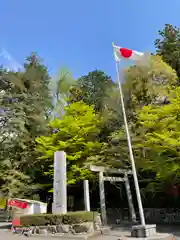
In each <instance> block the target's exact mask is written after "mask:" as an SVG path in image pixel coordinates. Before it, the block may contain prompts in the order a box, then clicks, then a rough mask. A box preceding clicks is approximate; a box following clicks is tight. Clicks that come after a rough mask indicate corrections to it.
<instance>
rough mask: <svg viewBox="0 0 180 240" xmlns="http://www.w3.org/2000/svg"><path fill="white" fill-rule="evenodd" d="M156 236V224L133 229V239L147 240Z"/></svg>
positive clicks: (137, 226) (136, 226) (133, 227)
mask: <svg viewBox="0 0 180 240" xmlns="http://www.w3.org/2000/svg"><path fill="white" fill-rule="evenodd" d="M155 234H156V224H152V225H145V226H143V225H135V226H132V229H131V237H136V238H147V237H152V236H154V235H155Z"/></svg>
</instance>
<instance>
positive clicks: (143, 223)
mask: <svg viewBox="0 0 180 240" xmlns="http://www.w3.org/2000/svg"><path fill="white" fill-rule="evenodd" d="M115 60H116V59H115ZM115 62H116V73H117V80H118V86H119V92H120V97H121V106H122V112H123V118H124V125H125V131H126V136H127V142H128V148H129V157H130V161H131V165H132V172H133V177H134V185H135V189H136V196H137V202H138V207H139V215H140V219H141V225H143V226H145V218H144V211H143V206H142V201H141V195H140V190H139V183H138V178H137V173H136V166H135V162H134V156H133V151H132V145H131V138H130V134H129V129H128V123H127V117H126V110H125V105H124V97H123V92H122V85H121V80H120V71H119V64H118V61H117V60H116V61H115Z"/></svg>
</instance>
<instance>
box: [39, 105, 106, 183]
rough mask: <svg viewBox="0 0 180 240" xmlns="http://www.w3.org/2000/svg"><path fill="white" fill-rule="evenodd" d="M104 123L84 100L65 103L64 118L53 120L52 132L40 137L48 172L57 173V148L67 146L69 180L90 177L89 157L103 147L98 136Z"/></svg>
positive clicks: (51, 123)
mask: <svg viewBox="0 0 180 240" xmlns="http://www.w3.org/2000/svg"><path fill="white" fill-rule="evenodd" d="M101 124H102V119H101V118H100V117H99V116H98V115H97V114H96V113H95V112H94V109H93V107H92V106H88V105H86V104H85V103H84V102H82V101H81V102H75V103H72V104H71V105H69V106H67V107H65V113H64V115H63V117H62V119H58V118H56V119H54V120H53V121H51V122H50V124H49V126H50V127H51V129H52V132H51V134H49V135H48V136H41V137H39V138H37V139H36V141H37V143H38V145H37V150H38V152H40V153H41V154H42V157H41V159H42V161H47V162H48V163H49V166H48V172H47V174H49V175H51V176H52V177H53V161H54V160H53V158H54V152H56V151H61V150H63V151H65V152H66V154H67V171H68V183H69V184H71V183H75V182H78V181H79V180H80V179H84V178H87V177H90V175H91V173H90V171H89V169H88V166H87V165H88V158H89V157H90V156H92V155H93V154H94V155H96V154H97V152H98V151H99V150H100V149H101V147H102V143H100V142H99V141H98V140H97V135H98V133H99V129H100V126H101Z"/></svg>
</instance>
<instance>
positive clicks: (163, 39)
mask: <svg viewBox="0 0 180 240" xmlns="http://www.w3.org/2000/svg"><path fill="white" fill-rule="evenodd" d="M159 35H160V38H159V39H156V40H155V47H156V48H157V54H158V55H160V56H162V59H163V60H164V61H165V62H166V63H167V64H169V65H170V66H171V67H172V68H173V69H174V70H175V71H176V73H177V75H178V78H180V29H179V28H177V27H175V26H173V25H171V24H165V27H164V29H162V30H160V31H159ZM178 82H179V81H178Z"/></svg>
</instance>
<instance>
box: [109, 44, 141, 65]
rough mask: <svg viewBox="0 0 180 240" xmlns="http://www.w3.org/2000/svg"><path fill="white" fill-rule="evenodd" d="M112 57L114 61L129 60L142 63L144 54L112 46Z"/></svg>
mask: <svg viewBox="0 0 180 240" xmlns="http://www.w3.org/2000/svg"><path fill="white" fill-rule="evenodd" d="M113 49H114V57H115V60H116V61H120V60H131V61H142V60H144V59H145V54H144V53H142V52H138V51H134V50H131V49H128V48H121V47H118V46H115V45H114V44H113Z"/></svg>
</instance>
